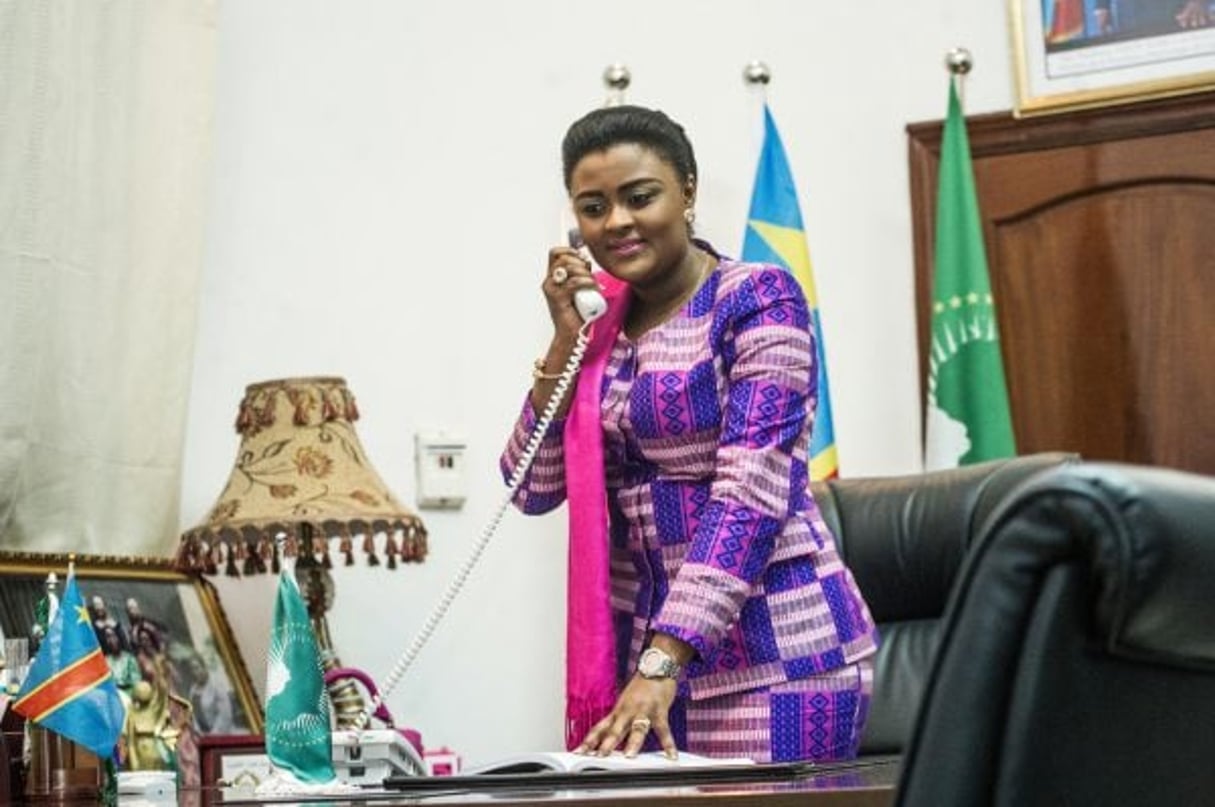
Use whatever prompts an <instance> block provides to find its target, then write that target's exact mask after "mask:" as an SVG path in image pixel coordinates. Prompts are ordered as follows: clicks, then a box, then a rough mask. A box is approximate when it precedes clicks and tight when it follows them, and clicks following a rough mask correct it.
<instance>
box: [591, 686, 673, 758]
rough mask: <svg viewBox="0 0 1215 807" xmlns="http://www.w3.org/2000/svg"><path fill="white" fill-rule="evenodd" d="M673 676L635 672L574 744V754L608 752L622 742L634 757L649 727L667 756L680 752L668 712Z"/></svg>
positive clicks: (601, 754) (626, 754)
mask: <svg viewBox="0 0 1215 807" xmlns="http://www.w3.org/2000/svg"><path fill="white" fill-rule="evenodd" d="M675 689H676V685H675V680H674V679H673V678H659V679H647V678H642V677H641V676H640V675H634V676H633V678H632V680H630V681H629V683H628V685H626V686H625V688H624V691H623V692H621V693H620V697H619V698H617V699H616V706H615V707H614V708H613V709H612V711H611V714H609V715H608V716H607V717H605V718H603V719H602V720H600V721H599V722H598V723H596V724H595V725H594V726H593V727H592V728H591V730H590V731H588V732H587V733H586V737H584V738H583V740H582V742H581V743H580V744H579V746H578V747H577V748H575V749H574V753H576V754H591V755H598V756H607V755H608V754H610V753H612V752H613V751H615V750H616V749H617V748H619V747H620V745H621V743H623V744H624V755H625V756H626V757H635V756H637V752H638V751H640V750H641V746H642V743H644V742H645V739H646V737H647V736H648V735H649V733H650V732H651V731H652V732H654V736H655V737H657V738H658V744H659V745H660V746H661V747H662V751H663V753H664V754H665V755H666V756H667V757H668V758H670V759H675V758H676V757H677V756H679V749H678V748H677V747H676V745H675V735H673V734H672V733H671V724H670V721H669V720H668V719H667V716H668V715H669V714H670V711H671V704H672V703H674V702H675Z"/></svg>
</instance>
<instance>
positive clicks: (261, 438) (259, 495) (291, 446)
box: [177, 377, 426, 729]
mask: <svg viewBox="0 0 1215 807" xmlns="http://www.w3.org/2000/svg"><path fill="white" fill-rule="evenodd" d="M358 418H359V412H358V408H357V407H356V405H355V401H354V396H353V395H352V394H351V393H350V390H349V389H348V388H347V387H346V382H345V380H344V379H342V378H336V377H308V378H284V379H277V380H273V381H263V382H260V383H256V384H250V385H249V386H248V387H246V388H245V395H244V398H243V399H242V400H241V402H240V408H239V410H238V413H237V418H236V431H237V433H238V434H239V435H240V446H239V448H238V449H237V452H236V461H235V463H234V465H233V468H232V472H231V474H230V475H229V477H228V483H227V485H225V487H224V489H223V492H222V493H221V494H220V495H219V499H218V500H217V501H216V503H215V506H214V507H212V508H211V512H210V514H209V515H208V516H207V517H206V519H205V520H204V521H203V522H202V523H201V524H198V525H197V526H195V527H192V528H191V529H189V530H187V531H186V532H185V533H184V534H183V535H182V537H181V544H180V546H179V549H178V557H177V563H178V565H179V566H180V567H182V568H184V569H187V570H191V571H202V572H204V573H207V574H216V573H218V570H219V569H220V568H221V567H223V568H224V569H225V570H226V573H227V574H229V575H233V576H242V575H256V574H262V573H265V572H266V571H268V570H271V571H274V572H276V573H277V572H278V571H279V561H280V551H281V553H283V554H285V555H287V556H288V557H294V558H296V571H295V573H296V579H297V581H298V582H299V586H300V591H301V593H302V594H303V596H304V600H305V602H306V603H307V604H308V613H309V617H310V618H311V621H312V626H313V629H314V630H315V631H316V638H317V644H318V645H319V647H320V650H321V656H322V662H323V665H324V668H325V671H326V672H329V671H331V670H338V669H341V668H342V664H341V662H340V661H339V660H338V656H337V652H336V650H335V648H334V643H333V640H332V637H331V635H330V632H329V625H328V622H327V620H326V617H325V614H326V612H327V611H328V610H329V609H330V608H331V607H332V605H333V597H334V584H333V577H332V575H331V574H330V569H331V568H332V565H333V561H332V559H331V552H330V548H331V544H332V543H336V545H337V549H338V551H339V552H340V553H341V555H342V556H343V559H344V562H345V565H347V566H350V565H353V564H354V562H355V560H354V556H355V547H356V544H357V545H358V546H359V548H360V550H361V552H362V553H363V554H364V555H365V556H366V559H367V562H368V563H369V564H370V565H373V566H378V565H380V564H381V560H380V555H379V553H378V552H377V546H379V545H381V544H382V549H380V550H379V551H381V552H382V553H383V555H384V557H385V560H384V565H386V566H387V567H388V568H389V569H395V568H396V567H397V564H398V561H400V562H405V563H416V562H421V561H422V560H423V558H425V556H426V529H425V527H423V525H422V521H421V519H419V518H418V517H417V516H416V515H415V514H413V513H412V512H410V511H409V510H407V509H406V508H405V507H404V506H402V505H401V503H400V502H398V501H397V500H396V498H395V497H394V496H393V495H392V493H391V492H390V491H389V490H388V488H387V487H386V486H385V485H384V482H383V481H382V480H381V479H380V476H379V474H378V473H376V471H375V469H374V468H373V467H372V465H371V463H370V462H369V461H368V459H367V453H366V452H365V451H364V450H363V446H362V443H361V442H360V441H359V438H358V435H357V434H356V433H355V430H354V423H355V421H356V420H358ZM381 537H382V541H381V540H379V539H380V538H381ZM280 545H281V547H282V549H281V550H280V548H279V547H280ZM328 688H329V697H330V700H331V701H332V703H333V709H334V719H335V724H336V728H338V729H346V728H352V727H354V726H355V725H356V723H357V722H358V718H359V715H360V712H362V711H363V708H364V701H363V697H362V695H361V694H360V692H359V690H358V688H357V687H356V685H355V683H354V681H353V680H351V679H349V678H335V679H332V680H329V682H328Z"/></svg>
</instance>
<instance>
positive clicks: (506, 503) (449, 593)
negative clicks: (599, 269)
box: [355, 228, 607, 742]
mask: <svg viewBox="0 0 1215 807" xmlns="http://www.w3.org/2000/svg"><path fill="white" fill-rule="evenodd" d="M568 237H569V245H570V246H571V247H573V248H574V249H577V250H578V251H579V252H580V253H581V254H582V256H583V258H584V259H585V260H586V262H587V263H590V262H591V256H590V252H589V251H588V250H587V248H586V245H585V244H584V243H583V241H582V234H581V233H579V232H578V229H577V228H571V229H570V230H569V231H568ZM574 307H575V308H577V309H578V315H579V316H581V317H582V328H581V329H580V330H579V331H578V341H577V342H576V343H575V344H574V349H573V351H571V352H570V357H569V360H568V361H566V363H565V367H564V368H563V369H562V371H561V377H560V378H558V379H557V386H556V387H555V388H554V389H553V394H552V395H551V396H549V399H548V402H547V403H546V404H545V406H544V411H543V412H542V413H541V414H540V417H539V418H537V420H536V427H535V428H534V429H533V430H532V434H531V437H530V438H529V439H528V441H527V445H526V446H525V447H524V449H523V454H522V456H521V457H520V458H519V462H518V463H517V464H516V466H515V469H514V471H513V472H512V473H511V477H510V480H509V481H508V482H507V491H506V496H505V497H504V499H503V501H502V503H501V504H500V505H499V506H498V509H497V510H496V511H494V514H493V516H491V517H490V520H489V523H488V524H486V525H485V528H484V529H483V530H482V531H481V536H480V537H479V538H478V539H477V542H476V543H475V544H474V545H473V549H472V552H470V553H469V556H468V558H467V559H466V560H465V561H464V565H463V566H461V567H460V569H459V571H457V572H456V575H455V577H454V578H453V579H452V581H451V583H450V584H448V587H447V590H446V591H445V592H443V596H442V597H440V598H439V602H438V604H437V605H435V608H434V610H433V611H432V612H431V614H430V616H429V617H428V618H427V620H426V622H425V623H423V625H422V628H421V629H420V630H419V631H418V634H417V636H415V637H414V640H413V642H412V643H411V644H410V645H409V647H407V648H406V649H405V652H404V653H402V654H401V657H400V658H399V659H397V663H396V664H395V665H394V666H393V668H392V671H391V672H389V673H388V676H387V677H386V678H385V679H384V682H383V683H382V684H380V686H379V691H378V692H376V693H374V694H373V696H372V698H371V704H370V706H367V707H365V708H364V709H363V710H362V711H361V712H360V713H359V716H358V718H357V719H356V720H355V731H356V732H358V733H360V735H361V734H362V733H364V728H365V727H366V725H367V721H368V720H369V719H370V717H371V714H372V713H373V712H375V711H376V710H377V709H379V708H380V706H381V705H382V704H383V703H384V698H386V697H387V696H388V693H389V692H391V691H392V690H393V688H394V687H395V686H396V685H397V683H398V682H399V681H400V680H401V677H402V676H403V675H404V674H405V671H406V670H408V669H409V667H410V666H411V665H412V664H413V662H414V659H415V658H417V655H418V653H419V652H421V650H422V647H423V646H424V645H425V644H426V642H427V641H429V639H430V637H431V635H432V634H433V633H434V631H435V628H436V627H438V624H439V621H440V620H441V619H442V618H443V616H444V614H446V613H447V609H448V608H449V607H450V606H451V603H452V601H453V600H454V599H455V598H456V595H457V594H459V593H460V590H461V589H462V588H463V587H464V583H465V582H466V581H467V579H468V576H469V575H470V574H471V573H472V570H473V569H474V568H475V567H476V565H477V561H478V560H480V558H481V553H482V552H484V551H485V547H486V546H488V545H489V539H490V538H492V537H493V535H494V532H495V531H496V530H497V529H498V523H499V522H500V521H501V520H502V517H503V515H505V514H506V510H507V509H508V508H509V507H510V504H511V502H512V501H513V500H514V498H515V494H516V493H517V492H518V491H519V488H520V486H522V484H523V478H524V476H526V475H527V469H528V468H530V467H531V466H532V461H533V460H535V458H536V452H537V451H539V450H540V443H541V442H542V441H543V440H544V435H545V434H547V433H548V427H549V425H550V424H551V423H552V422H553V418H554V417H555V416H556V414H557V409H558V408H559V407H560V406H561V401H562V400H563V399H564V398H565V393H566V390H568V389H569V387H570V385H571V384H573V383H574V376H576V375H577V374H578V370H579V368H580V367H581V366H582V356H583V354H585V353H586V348H587V345H588V343H589V342H590V326H591V323H592V322H594V321H595V320H596V319H598V318H599V317H601V316H603V315H604V314H605V313H607V301H606V300H605V299H604V298H603V294H602V293H601V292H600V291H599V289H598V287H596V288H593V289H579V290H578V291H576V292H574ZM356 742H357V739H356Z"/></svg>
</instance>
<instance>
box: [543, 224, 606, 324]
mask: <svg viewBox="0 0 1215 807" xmlns="http://www.w3.org/2000/svg"><path fill="white" fill-rule="evenodd" d="M540 288H541V290H543V292H544V299H545V300H547V301H548V313H549V316H550V317H552V319H553V328H554V329H556V332H557V333H556V336H557V338H559V339H561V338H564V339H576V338H577V335H578V331H579V329H581V328H582V317H581V316H580V315H579V314H578V309H577V308H575V307H574V292H576V291H578V290H579V289H593V288H598V284H597V283H595V280H594V278H592V277H591V264H590V262H589V261H588V260H587V259H586V258H584V257H583V256H582V255H581V254H579V252H578V250H576V249H574V248H573V247H553V248H552V249H550V250H549V251H548V271H547V272H546V273H545V275H544V283H542V284H541V286H540Z"/></svg>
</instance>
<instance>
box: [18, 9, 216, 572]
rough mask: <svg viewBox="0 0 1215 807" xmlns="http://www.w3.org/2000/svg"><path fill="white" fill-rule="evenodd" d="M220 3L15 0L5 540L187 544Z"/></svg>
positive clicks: (106, 546) (96, 549)
mask: <svg viewBox="0 0 1215 807" xmlns="http://www.w3.org/2000/svg"><path fill="white" fill-rule="evenodd" d="M214 62H215V7H214V3H213V2H208V1H207V0H144V2H135V1H134V0H105V2H101V1H100V0H0V547H2V548H4V549H9V550H12V549H20V550H37V551H55V552H67V551H73V552H81V553H101V554H123V555H125V554H138V555H152V554H156V555H166V554H171V552H172V549H173V543H174V539H175V536H174V532H175V531H176V528H177V524H178V513H177V511H178V498H179V495H180V460H181V454H182V443H183V430H184V425H185V414H186V411H185V410H186V403H187V400H188V385H189V381H190V376H191V372H190V370H191V361H192V355H193V346H194V330H195V315H196V309H197V304H196V297H197V290H198V277H199V269H200V266H201V261H202V238H203V215H204V210H205V205H204V196H205V190H206V179H207V176H208V170H209V156H210V142H211V123H212V121H211V115H212V110H213V107H214V104H213V74H214Z"/></svg>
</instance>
